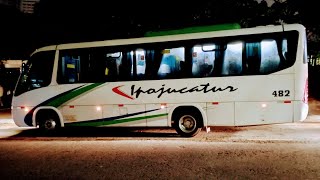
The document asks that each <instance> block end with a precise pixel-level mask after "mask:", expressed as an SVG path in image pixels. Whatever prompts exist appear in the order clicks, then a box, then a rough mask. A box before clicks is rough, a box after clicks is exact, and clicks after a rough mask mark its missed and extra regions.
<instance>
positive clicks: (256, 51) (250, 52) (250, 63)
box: [245, 42, 261, 74]
mask: <svg viewBox="0 0 320 180" xmlns="http://www.w3.org/2000/svg"><path fill="white" fill-rule="evenodd" d="M260 64H261V44H260V42H250V43H246V61H245V67H246V71H247V72H246V73H247V74H258V73H259V68H260Z"/></svg>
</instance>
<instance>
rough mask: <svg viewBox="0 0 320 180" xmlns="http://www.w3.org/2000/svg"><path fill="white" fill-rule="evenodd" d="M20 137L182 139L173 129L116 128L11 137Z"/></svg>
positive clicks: (32, 131) (68, 129)
mask: <svg viewBox="0 0 320 180" xmlns="http://www.w3.org/2000/svg"><path fill="white" fill-rule="evenodd" d="M17 137H18V138H19V137H52V138H54V137H70V138H72V137H83V138H92V137H97V138H99V137H133V138H134V137H163V138H176V137H181V136H180V135H178V134H177V133H176V132H175V131H174V130H173V129H170V128H168V129H166V128H161V129H159V128H127V127H126V128H123V127H122V128H114V127H64V128H60V129H57V130H50V131H46V130H41V129H37V128H35V129H27V130H23V131H21V132H20V133H18V134H16V135H13V136H10V138H17Z"/></svg>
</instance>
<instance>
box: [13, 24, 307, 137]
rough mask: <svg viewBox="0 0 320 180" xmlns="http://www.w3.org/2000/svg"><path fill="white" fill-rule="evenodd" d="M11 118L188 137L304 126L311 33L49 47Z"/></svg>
mask: <svg viewBox="0 0 320 180" xmlns="http://www.w3.org/2000/svg"><path fill="white" fill-rule="evenodd" d="M206 30H208V28H207V29H206ZM177 32H178V31H177ZM12 114H13V119H14V122H15V123H16V124H17V125H18V126H22V127H25V126H27V127H39V128H44V129H53V128H57V127H68V126H112V127H114V126H117V127H129V126H130V127H132V126H134V127H172V128H174V129H175V130H176V131H177V133H178V134H179V135H181V136H183V137H192V136H195V135H196V134H197V133H198V132H199V131H201V129H203V128H207V127H210V126H247V125H262V124H272V123H289V122H297V121H301V120H304V119H305V118H306V116H307V114H308V62H307V47H306V33H305V27H304V26H303V25H300V24H285V25H275V26H261V27H260V26H259V27H254V28H240V29H229V30H218V31H216V30H215V31H214V30H213V31H207V32H203V31H199V32H192V33H191V32H190V33H188V32H186V31H184V32H183V31H181V32H180V34H178V33H168V35H165V33H159V34H158V35H157V33H154V34H153V35H152V33H151V34H149V37H141V38H132V39H116V40H105V41H96V42H82V43H69V44H59V45H53V46H47V47H43V48H40V49H37V50H36V51H35V52H34V53H32V55H31V57H30V59H29V60H28V62H27V64H26V65H25V66H24V69H23V71H22V73H21V75H20V78H19V80H18V82H17V85H16V89H15V92H14V97H13V102H12Z"/></svg>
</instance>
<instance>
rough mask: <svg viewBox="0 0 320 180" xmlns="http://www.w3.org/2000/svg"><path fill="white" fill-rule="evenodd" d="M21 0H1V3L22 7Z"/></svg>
mask: <svg viewBox="0 0 320 180" xmlns="http://www.w3.org/2000/svg"><path fill="white" fill-rule="evenodd" d="M20 1H21V0H0V4H3V5H6V6H10V7H15V8H17V9H20Z"/></svg>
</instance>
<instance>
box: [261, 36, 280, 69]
mask: <svg viewBox="0 0 320 180" xmlns="http://www.w3.org/2000/svg"><path fill="white" fill-rule="evenodd" d="M279 64H280V56H279V53H278V48H277V43H276V40H273V39H271V40H263V41H261V66H260V73H262V74H266V73H269V72H273V71H275V70H276V69H278V67H279Z"/></svg>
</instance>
